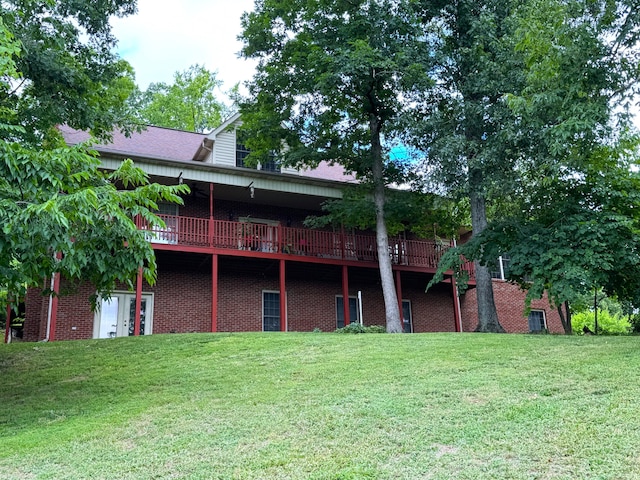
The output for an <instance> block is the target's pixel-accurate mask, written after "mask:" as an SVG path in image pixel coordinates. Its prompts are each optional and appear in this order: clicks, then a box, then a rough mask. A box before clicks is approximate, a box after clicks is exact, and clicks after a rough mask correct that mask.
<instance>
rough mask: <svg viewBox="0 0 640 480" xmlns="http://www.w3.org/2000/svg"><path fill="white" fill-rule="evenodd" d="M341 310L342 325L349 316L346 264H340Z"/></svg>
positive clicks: (346, 321)
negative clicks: (342, 316)
mask: <svg viewBox="0 0 640 480" xmlns="http://www.w3.org/2000/svg"><path fill="white" fill-rule="evenodd" d="M342 312H343V315H344V326H345V327H346V326H347V325H349V323H350V320H351V319H350V318H349V270H348V267H347V266H346V265H343V266H342Z"/></svg>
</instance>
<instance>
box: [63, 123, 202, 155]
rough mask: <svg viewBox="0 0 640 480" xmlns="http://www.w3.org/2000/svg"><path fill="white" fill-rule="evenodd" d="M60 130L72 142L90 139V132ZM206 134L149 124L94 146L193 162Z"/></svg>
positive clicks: (100, 148)
mask: <svg viewBox="0 0 640 480" xmlns="http://www.w3.org/2000/svg"><path fill="white" fill-rule="evenodd" d="M59 130H60V132H61V133H62V136H63V138H64V140H65V142H67V143H68V144H70V145H75V144H77V143H81V142H85V141H87V140H89V133H88V132H84V131H81V130H75V129H73V128H71V127H69V126H66V125H63V126H60V127H59ZM206 137H207V136H206V135H205V134H203V133H194V132H185V131H183V130H174V129H172V128H164V127H153V126H147V127H146V130H143V131H142V132H140V133H137V132H136V133H132V134H131V136H129V137H126V136H125V135H124V134H123V133H122V132H120V131H118V130H116V131H114V132H113V140H112V142H111V143H108V144H96V145H94V147H95V148H96V149H97V150H99V151H100V152H104V153H113V154H121V155H132V156H139V157H151V158H165V159H168V160H178V161H182V162H190V161H192V160H193V158H194V155H195V154H196V153H197V151H198V149H199V147H200V146H201V145H202V142H203V141H204V139H205V138H206Z"/></svg>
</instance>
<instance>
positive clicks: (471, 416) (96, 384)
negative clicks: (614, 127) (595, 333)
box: [0, 333, 640, 480]
mask: <svg viewBox="0 0 640 480" xmlns="http://www.w3.org/2000/svg"><path fill="white" fill-rule="evenodd" d="M639 343H640V338H638V337H608V338H607V337H564V336H550V335H481V334H421V335H395V336H391V335H374V334H370V335H337V334H313V333H298V334H296V333H288V334H280V333H273V334H268V333H260V334H257V333H256V334H251V333H249V334H189V335H156V336H152V337H147V338H123V339H115V340H99V341H94V340H92V341H76V342H60V343H53V344H29V343H14V344H11V345H2V346H0V408H2V410H3V412H2V414H0V478H2V479H13V478H15V479H30V478H37V479H40V478H51V479H63V478H66V479H83V478H91V479H133V478H135V479H138V478H140V479H150V478H155V479H164V478H167V479H168V478H172V479H174V478H185V479H218V478H220V479H234V478H237V479H277V478H280V479H360V478H363V479H365V478H374V479H403V478H406V479H422V478H426V479H430V478H433V479H474V480H475V479H489V478H496V479H579V478H589V479H591V478H593V479H625V478H628V479H631V478H640V454H639V451H638V449H639V446H640V418H639V417H638V410H639V409H638V402H639V399H640V344H639Z"/></svg>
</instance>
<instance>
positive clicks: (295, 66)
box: [241, 0, 430, 333]
mask: <svg viewBox="0 0 640 480" xmlns="http://www.w3.org/2000/svg"><path fill="white" fill-rule="evenodd" d="M242 27H243V33H242V39H243V40H244V47H243V49H242V55H244V56H245V57H247V58H255V59H258V60H259V63H258V66H257V74H256V76H255V78H254V79H253V81H252V82H251V83H250V84H249V90H250V94H251V100H250V101H247V102H245V103H243V104H242V105H241V113H242V118H243V122H244V130H245V132H246V134H247V138H248V140H247V142H246V143H247V145H248V147H249V148H250V149H251V152H252V153H251V155H250V158H253V159H254V161H260V160H261V159H262V160H263V161H266V160H267V159H268V158H269V157H270V156H271V155H273V153H274V152H278V153H279V155H280V157H279V158H280V159H281V161H282V162H283V163H284V164H286V165H291V166H303V165H304V166H311V167H314V166H317V165H318V163H319V162H320V161H323V160H324V161H328V162H331V163H338V164H341V165H343V166H344V167H345V169H346V170H347V171H352V172H355V173H356V174H357V176H358V178H359V179H360V181H361V182H362V183H363V184H366V185H368V186H369V188H370V190H369V192H370V193H371V198H372V199H373V204H374V206H375V229H376V238H377V249H378V259H379V267H380V277H381V283H382V291H383V297H384V303H385V312H386V319H387V331H388V332H397V333H399V332H402V323H401V321H400V315H399V312H398V302H397V296H396V291H395V286H394V282H393V274H392V267H391V259H390V257H389V245H388V232H387V225H386V223H385V198H386V194H385V185H387V184H389V183H391V182H393V181H397V180H398V178H397V173H398V171H399V169H398V168H396V165H395V164H394V162H392V161H391V160H389V157H388V155H387V152H388V145H389V143H390V141H391V140H393V138H394V136H395V135H396V133H397V128H398V124H399V122H398V121H399V119H400V118H401V117H402V115H403V114H404V113H406V111H407V110H410V109H412V108H416V106H417V104H418V102H417V100H418V98H419V97H420V96H421V95H422V93H423V91H424V90H425V88H428V86H429V85H430V80H429V78H428V75H427V71H428V67H427V64H428V62H429V51H428V49H427V48H426V47H425V45H424V43H425V39H426V36H427V33H426V32H425V31H424V30H423V29H422V28H421V25H420V22H419V21H418V19H417V18H416V17H415V14H414V12H413V11H412V9H411V6H410V4H409V3H408V2H398V1H391V0H379V1H374V0H355V1H345V0H330V1H323V2H306V1H302V0H259V1H257V2H256V5H255V11H254V12H252V13H246V14H245V15H244V16H243V18H242Z"/></svg>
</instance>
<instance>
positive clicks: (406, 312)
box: [402, 300, 413, 333]
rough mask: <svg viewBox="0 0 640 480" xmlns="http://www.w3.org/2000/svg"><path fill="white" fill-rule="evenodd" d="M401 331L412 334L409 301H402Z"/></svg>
mask: <svg viewBox="0 0 640 480" xmlns="http://www.w3.org/2000/svg"><path fill="white" fill-rule="evenodd" d="M402 330H403V331H404V333H413V319H412V318H411V300H402Z"/></svg>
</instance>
